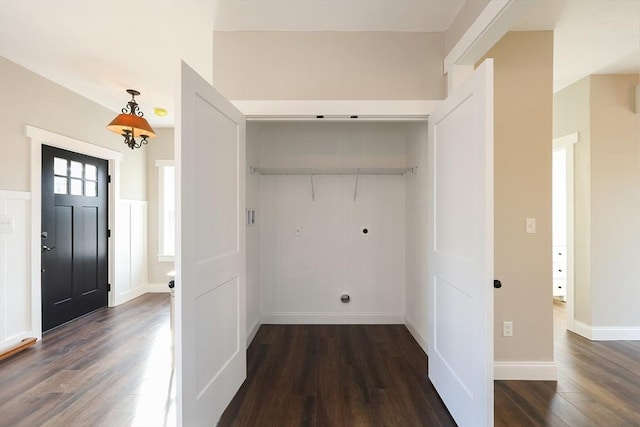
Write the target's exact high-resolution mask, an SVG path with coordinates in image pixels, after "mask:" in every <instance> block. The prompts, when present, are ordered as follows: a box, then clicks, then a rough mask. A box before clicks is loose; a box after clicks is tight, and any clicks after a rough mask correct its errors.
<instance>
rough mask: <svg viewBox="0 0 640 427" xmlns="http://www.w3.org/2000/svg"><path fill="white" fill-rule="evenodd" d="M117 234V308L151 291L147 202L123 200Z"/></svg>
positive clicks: (118, 215)
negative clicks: (148, 273)
mask: <svg viewBox="0 0 640 427" xmlns="http://www.w3.org/2000/svg"><path fill="white" fill-rule="evenodd" d="M113 233H115V236H116V239H115V241H116V251H115V252H116V278H115V283H112V291H113V292H115V293H116V294H115V298H114V301H115V302H114V305H119V304H122V303H125V302H127V301H129V300H132V299H134V298H136V297H139V296H140V295H142V294H145V293H147V292H149V291H150V290H151V289H149V288H150V287H149V286H148V284H147V202H146V201H140V200H125V199H120V201H119V202H118V204H117V206H116V229H115V230H113ZM154 288H155V286H154ZM154 290H155V289H154ZM167 291H168V288H167Z"/></svg>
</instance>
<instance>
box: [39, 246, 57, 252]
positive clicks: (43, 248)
mask: <svg viewBox="0 0 640 427" xmlns="http://www.w3.org/2000/svg"><path fill="white" fill-rule="evenodd" d="M55 248H56V247H55V246H52V247H49V246H47V245H43V246H42V252H49V251H51V250H53V249H55Z"/></svg>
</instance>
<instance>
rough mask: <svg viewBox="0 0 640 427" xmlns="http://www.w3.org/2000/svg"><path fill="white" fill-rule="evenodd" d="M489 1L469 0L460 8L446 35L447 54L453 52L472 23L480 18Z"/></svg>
mask: <svg viewBox="0 0 640 427" xmlns="http://www.w3.org/2000/svg"><path fill="white" fill-rule="evenodd" d="M488 3H489V0H467V1H466V2H465V3H464V6H462V9H460V12H459V13H458V15H457V16H456V19H454V20H453V22H452V23H451V25H450V26H449V28H448V29H447V31H446V32H445V36H444V47H445V55H448V54H449V52H451V49H453V48H454V46H455V45H456V43H458V42H459V41H460V38H461V37H462V36H463V35H464V33H465V32H466V31H467V30H468V29H469V27H470V26H471V24H473V22H474V21H475V20H476V19H477V18H478V16H479V15H480V13H481V12H482V11H483V10H484V8H485V7H486V6H487V4H488Z"/></svg>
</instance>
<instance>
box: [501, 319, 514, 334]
mask: <svg viewBox="0 0 640 427" xmlns="http://www.w3.org/2000/svg"><path fill="white" fill-rule="evenodd" d="M502 336H503V337H512V336H513V322H502Z"/></svg>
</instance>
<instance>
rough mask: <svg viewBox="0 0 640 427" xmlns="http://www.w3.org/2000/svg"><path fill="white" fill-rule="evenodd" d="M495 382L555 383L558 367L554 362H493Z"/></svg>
mask: <svg viewBox="0 0 640 427" xmlns="http://www.w3.org/2000/svg"><path fill="white" fill-rule="evenodd" d="M493 377H494V379H496V380H525V381H556V380H557V379H558V367H557V365H556V363H555V362H494V364H493Z"/></svg>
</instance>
